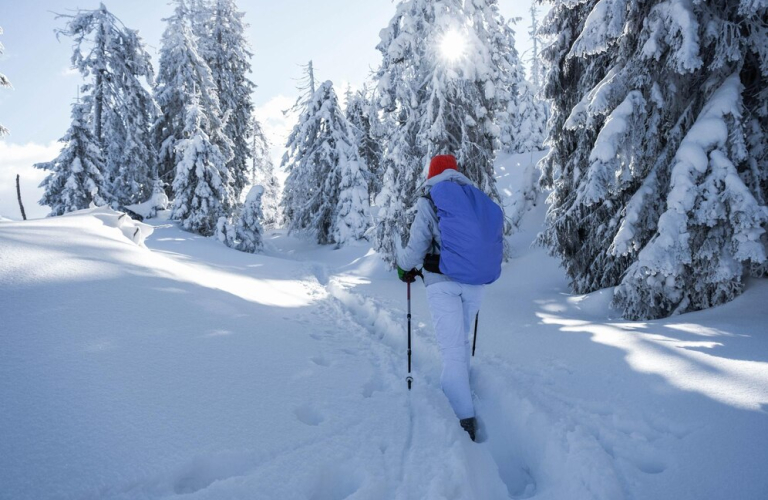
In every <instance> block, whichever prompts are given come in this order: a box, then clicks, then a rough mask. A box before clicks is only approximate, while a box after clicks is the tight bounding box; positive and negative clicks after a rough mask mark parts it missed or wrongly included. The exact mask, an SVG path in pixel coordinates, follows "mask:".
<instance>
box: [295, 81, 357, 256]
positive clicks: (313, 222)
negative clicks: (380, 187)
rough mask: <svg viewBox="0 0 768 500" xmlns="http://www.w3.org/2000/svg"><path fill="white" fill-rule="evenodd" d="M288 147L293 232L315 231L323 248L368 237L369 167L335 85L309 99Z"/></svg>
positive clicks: (320, 88)
mask: <svg viewBox="0 0 768 500" xmlns="http://www.w3.org/2000/svg"><path fill="white" fill-rule="evenodd" d="M311 80H312V81H314V77H313V76H312V78H311ZM287 148H288V151H287V152H286V154H285V156H284V158H283V168H284V169H285V170H286V171H287V172H288V178H287V179H286V183H285V190H284V193H283V201H282V205H283V209H284V214H285V218H286V222H287V224H288V228H289V229H290V230H291V231H308V232H311V233H312V234H314V236H315V237H316V239H317V242H318V243H320V244H336V246H341V245H344V244H346V243H348V242H351V241H354V240H359V239H362V238H364V236H365V232H366V230H367V229H368V227H369V219H368V217H369V216H368V214H367V212H368V210H369V203H368V183H367V179H366V175H365V170H364V169H365V165H364V164H363V163H362V162H361V161H360V159H359V156H358V152H357V147H356V145H355V144H354V139H353V137H352V132H351V131H350V127H349V124H348V123H347V120H346V118H345V117H344V113H343V112H342V110H341V108H340V106H339V102H338V98H337V97H336V92H334V90H333V84H332V83H331V82H330V81H327V82H324V83H323V84H321V85H320V86H319V87H318V88H317V90H316V91H315V93H314V94H313V95H312V96H311V97H309V98H308V99H306V107H305V109H304V110H303V112H302V113H301V115H300V117H299V122H298V123H297V124H296V126H295V127H294V128H293V131H292V132H291V135H290V137H289V138H288V144H287Z"/></svg>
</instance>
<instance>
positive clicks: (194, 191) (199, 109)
mask: <svg viewBox="0 0 768 500" xmlns="http://www.w3.org/2000/svg"><path fill="white" fill-rule="evenodd" d="M201 101H202V98H201V96H200V91H199V90H196V89H195V90H193V94H192V96H191V102H190V104H189V105H187V108H186V109H185V113H184V120H185V127H184V131H183V137H184V138H183V139H181V140H179V141H177V142H176V148H175V161H176V172H175V176H174V180H173V192H174V193H175V194H176V197H175V198H174V200H173V209H172V210H173V212H172V214H171V218H173V219H175V220H178V221H180V222H181V226H182V227H183V228H184V229H186V230H187V231H192V232H195V233H199V234H202V235H203V236H211V235H213V234H214V232H215V231H216V224H217V222H218V220H219V218H220V217H226V216H228V215H229V214H230V213H231V212H232V210H233V208H234V207H233V204H232V187H231V185H230V183H229V182H228V181H229V179H228V178H227V176H226V173H227V169H226V161H227V158H226V157H225V156H224V155H223V154H222V152H221V150H220V149H219V147H218V146H217V145H216V144H215V143H214V142H213V141H212V140H211V135H210V134H209V133H208V131H209V130H211V127H212V126H213V125H212V124H211V122H210V119H209V118H208V114H207V113H206V110H205V108H204V107H203V106H202V105H201Z"/></svg>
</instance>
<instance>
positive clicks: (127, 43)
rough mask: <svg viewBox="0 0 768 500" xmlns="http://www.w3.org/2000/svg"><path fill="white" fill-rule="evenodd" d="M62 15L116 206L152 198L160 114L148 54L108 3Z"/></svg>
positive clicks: (134, 34)
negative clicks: (155, 123) (154, 124)
mask: <svg viewBox="0 0 768 500" xmlns="http://www.w3.org/2000/svg"><path fill="white" fill-rule="evenodd" d="M59 17H60V18H64V19H67V24H66V27H65V28H64V29H62V30H59V31H58V34H59V35H64V36H67V37H71V38H72V40H73V42H74V51H73V54H72V66H73V67H74V68H77V69H78V70H79V71H80V73H81V74H82V76H83V78H84V79H85V80H86V82H87V83H86V84H85V85H84V86H83V92H84V96H83V97H84V101H85V102H86V103H87V104H89V106H90V110H89V112H91V113H93V120H92V121H93V127H94V138H95V140H96V142H97V143H98V144H100V145H101V148H102V151H103V156H104V160H105V175H106V177H107V182H108V185H109V189H110V191H111V192H112V193H113V195H114V196H115V203H116V204H118V205H129V204H133V203H139V202H143V201H145V200H147V199H148V198H149V197H150V196H151V194H152V179H153V178H154V177H155V172H154V169H155V159H156V152H155V149H154V144H153V142H152V138H151V136H150V133H149V129H150V126H151V124H152V122H153V121H154V119H155V116H156V114H157V110H156V106H155V103H154V101H153V99H152V96H151V94H150V93H149V91H148V90H147V89H146V86H150V87H151V85H152V84H153V79H154V73H153V69H152V64H151V62H150V56H149V53H147V51H146V50H145V48H144V44H143V42H142V40H141V38H140V37H139V35H138V32H137V31H134V30H131V29H129V28H127V27H126V26H124V25H123V23H122V22H121V21H120V20H119V19H118V18H117V17H115V16H114V15H113V14H112V13H110V12H109V11H108V10H107V8H106V7H105V6H104V4H101V5H100V7H99V8H98V9H95V10H82V11H78V12H77V14H75V15H71V16H70V15H63V16H59Z"/></svg>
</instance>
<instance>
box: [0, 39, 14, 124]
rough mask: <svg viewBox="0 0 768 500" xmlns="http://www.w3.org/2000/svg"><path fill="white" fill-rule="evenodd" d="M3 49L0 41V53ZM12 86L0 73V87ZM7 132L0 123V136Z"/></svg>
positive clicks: (1, 53)
mask: <svg viewBox="0 0 768 500" xmlns="http://www.w3.org/2000/svg"><path fill="white" fill-rule="evenodd" d="M2 34H3V28H2V27H1V26H0V35H2ZM4 50H5V47H4V46H3V44H2V42H0V55H3V51H4ZM3 87H4V88H12V87H11V81H10V80H8V78H7V77H6V76H5V75H4V74H2V73H0V88H3ZM7 134H8V129H7V128H5V127H3V124H2V123H0V137H3V136H4V135H7Z"/></svg>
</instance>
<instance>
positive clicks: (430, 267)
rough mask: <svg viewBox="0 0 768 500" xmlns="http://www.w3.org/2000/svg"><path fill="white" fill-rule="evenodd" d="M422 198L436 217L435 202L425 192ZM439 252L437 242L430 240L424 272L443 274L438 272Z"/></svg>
mask: <svg viewBox="0 0 768 500" xmlns="http://www.w3.org/2000/svg"><path fill="white" fill-rule="evenodd" d="M423 197H424V198H426V199H427V200H429V203H430V204H431V205H432V210H434V211H435V215H437V205H435V200H433V199H432V195H431V194H430V193H429V192H427V193H426V194H425V195H424V196H423ZM439 250H440V249H439V248H438V246H437V241H436V240H435V239H434V238H432V251H431V252H430V253H428V254H427V255H426V256H425V257H424V263H423V268H424V270H425V271H428V272H430V273H434V274H443V273H442V272H440V253H439Z"/></svg>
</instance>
